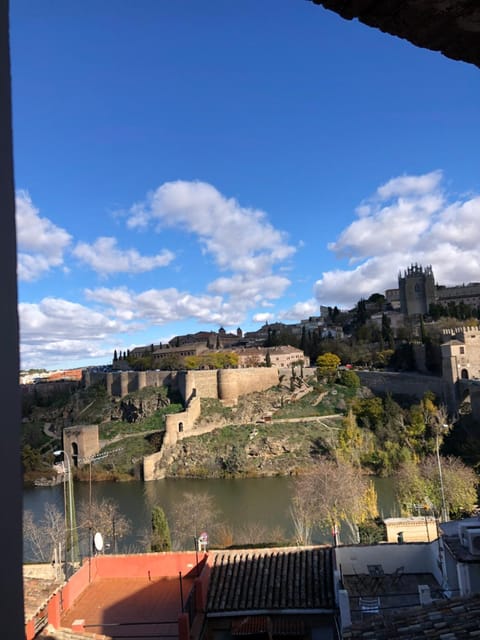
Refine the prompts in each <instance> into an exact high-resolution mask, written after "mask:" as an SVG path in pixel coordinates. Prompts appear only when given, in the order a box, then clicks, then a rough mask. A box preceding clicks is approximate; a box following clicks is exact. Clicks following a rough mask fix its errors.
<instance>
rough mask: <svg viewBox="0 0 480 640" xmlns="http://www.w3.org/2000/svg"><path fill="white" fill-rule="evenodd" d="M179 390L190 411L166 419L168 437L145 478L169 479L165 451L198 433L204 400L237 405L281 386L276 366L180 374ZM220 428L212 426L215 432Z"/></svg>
mask: <svg viewBox="0 0 480 640" xmlns="http://www.w3.org/2000/svg"><path fill="white" fill-rule="evenodd" d="M177 383H178V388H179V390H180V392H181V393H182V396H183V397H185V398H186V405H187V406H186V409H185V411H182V412H181V413H173V414H170V415H167V416H165V436H164V439H163V443H162V448H161V450H160V451H159V452H158V453H154V454H152V455H150V456H145V457H144V458H143V479H144V480H145V481H149V480H157V479H160V478H164V477H165V462H164V455H165V451H166V450H167V449H168V448H169V447H173V446H175V444H176V443H177V442H178V441H179V440H181V439H182V438H188V437H189V436H191V435H194V433H195V424H196V421H197V420H198V418H199V417H200V413H201V406H200V398H216V399H218V400H221V401H222V402H226V403H235V402H236V401H237V399H238V397H239V396H241V395H244V394H247V393H251V392H253V391H264V390H265V389H269V388H270V387H273V386H275V385H276V384H278V369H277V368H276V367H265V368H253V369H219V370H218V371H187V372H185V371H182V372H179V375H178V380H177ZM215 428H216V426H215V425H212V427H211V429H212V430H213V429H215Z"/></svg>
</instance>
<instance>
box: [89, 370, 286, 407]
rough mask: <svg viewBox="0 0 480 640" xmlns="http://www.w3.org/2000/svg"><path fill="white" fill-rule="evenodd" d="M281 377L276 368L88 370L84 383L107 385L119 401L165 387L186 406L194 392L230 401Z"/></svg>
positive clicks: (262, 387) (271, 384)
mask: <svg viewBox="0 0 480 640" xmlns="http://www.w3.org/2000/svg"><path fill="white" fill-rule="evenodd" d="M278 375H279V374H278V369H277V368H276V367H252V368H250V369H218V370H207V371H110V372H108V373H104V372H94V373H91V372H88V371H86V372H85V375H84V384H85V386H89V385H91V384H105V386H106V389H107V393H108V394H109V395H111V396H115V397H120V398H123V396H126V395H127V394H128V393H133V392H134V391H139V390H140V389H143V388H144V387H146V386H149V387H161V386H166V387H170V388H172V389H174V390H176V391H179V392H180V394H181V395H182V398H183V400H184V402H185V403H186V404H187V403H188V401H189V399H190V397H191V396H192V392H193V390H194V389H195V390H196V395H197V396H198V397H200V398H217V399H219V400H226V401H228V402H231V401H235V400H236V399H237V398H238V396H241V395H244V394H246V393H252V392H253V391H264V390H265V389H269V388H270V387H273V386H274V385H276V384H278Z"/></svg>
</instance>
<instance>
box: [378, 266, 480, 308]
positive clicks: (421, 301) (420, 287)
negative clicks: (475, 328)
mask: <svg viewBox="0 0 480 640" xmlns="http://www.w3.org/2000/svg"><path fill="white" fill-rule="evenodd" d="M385 298H386V300H387V303H388V305H389V307H390V308H391V309H393V310H400V311H401V312H402V313H403V315H405V316H408V317H411V316H419V315H426V314H428V313H429V312H430V306H431V305H432V304H439V305H442V306H448V305H466V306H468V307H471V308H472V309H477V310H478V309H480V282H470V283H468V284H462V285H456V286H453V287H447V286H445V285H438V284H435V278H434V275H433V269H432V267H431V265H429V266H427V267H422V266H421V265H418V264H412V265H411V266H410V267H409V268H408V269H406V270H405V271H404V272H403V275H402V273H401V272H400V273H399V274H398V289H387V290H386V291H385Z"/></svg>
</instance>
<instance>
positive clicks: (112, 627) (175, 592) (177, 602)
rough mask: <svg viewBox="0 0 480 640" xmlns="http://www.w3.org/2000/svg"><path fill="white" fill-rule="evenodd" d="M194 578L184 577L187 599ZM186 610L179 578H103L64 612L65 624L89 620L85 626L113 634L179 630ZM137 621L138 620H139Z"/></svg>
mask: <svg viewBox="0 0 480 640" xmlns="http://www.w3.org/2000/svg"><path fill="white" fill-rule="evenodd" d="M193 580H194V579H193V578H183V579H182V583H183V592H184V597H185V600H186V598H187V596H188V594H189V592H190V590H191V586H192V584H193ZM181 611H182V603H181V597H180V581H179V579H178V578H158V577H155V578H148V577H128V578H99V579H96V580H94V581H93V582H92V583H91V584H90V585H88V587H87V588H86V589H85V590H84V591H83V592H82V594H81V595H80V597H79V598H78V600H76V601H75V603H74V604H73V606H72V607H71V608H70V609H68V611H67V612H66V613H65V614H64V615H63V616H62V619H61V624H62V627H71V626H72V623H73V622H74V620H77V619H83V620H85V630H86V631H88V632H90V633H103V634H105V635H107V636H110V637H112V638H120V637H121V638H123V639H124V640H128V639H129V638H134V637H135V638H139V637H141V636H144V637H145V636H151V637H157V636H160V635H165V634H167V635H174V636H177V634H178V615H179V614H180V613H181ZM136 623H137V624H136Z"/></svg>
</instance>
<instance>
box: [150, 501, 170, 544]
mask: <svg viewBox="0 0 480 640" xmlns="http://www.w3.org/2000/svg"><path fill="white" fill-rule="evenodd" d="M150 548H151V550H152V551H157V552H158V551H170V550H171V548H172V541H171V538H170V528H169V526H168V522H167V517H166V515H165V512H164V510H163V509H162V507H158V506H157V507H153V509H152V539H151V543H150Z"/></svg>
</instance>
